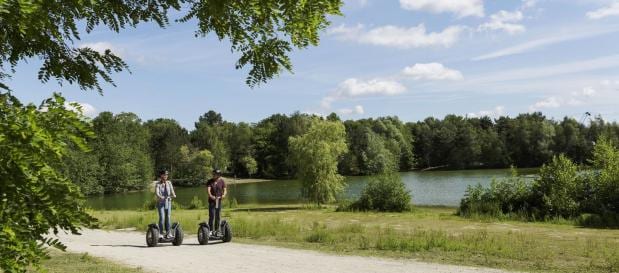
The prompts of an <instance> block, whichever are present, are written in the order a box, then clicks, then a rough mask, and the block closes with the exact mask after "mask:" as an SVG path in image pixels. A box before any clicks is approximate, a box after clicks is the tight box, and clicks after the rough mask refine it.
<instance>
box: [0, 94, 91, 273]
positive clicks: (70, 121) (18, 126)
mask: <svg viewBox="0 0 619 273" xmlns="http://www.w3.org/2000/svg"><path fill="white" fill-rule="evenodd" d="M91 137H93V133H92V130H91V128H90V125H89V124H88V123H87V122H85V121H84V120H83V119H82V117H81V115H80V114H79V113H76V112H74V111H71V110H68V109H67V108H66V107H65V100H64V99H63V98H62V97H60V96H59V95H57V94H54V97H53V98H51V99H48V100H46V101H45V102H44V103H43V104H42V105H41V106H40V107H38V108H37V107H35V106H34V105H32V104H30V105H22V104H21V103H20V102H19V101H18V100H17V99H16V98H15V97H13V96H11V95H8V94H0V155H1V157H0V174H2V175H0V268H1V269H2V270H1V271H4V272H24V271H25V270H26V268H27V267H28V265H30V264H32V263H34V264H35V265H36V264H37V263H38V262H39V261H40V259H41V258H42V257H44V255H45V247H44V245H50V246H54V247H57V248H60V249H63V248H64V246H63V245H62V244H61V243H60V242H58V240H57V239H53V238H51V237H48V236H47V234H48V232H50V231H51V232H53V233H55V234H56V233H58V231H59V230H61V229H62V230H68V231H70V232H72V233H77V232H78V229H79V227H80V226H82V225H89V224H91V223H93V222H94V219H93V218H91V217H90V216H89V215H88V214H87V213H86V208H85V206H84V201H83V196H82V193H81V192H80V189H79V187H78V186H77V185H76V184H74V183H72V182H71V181H70V180H69V179H67V178H66V177H65V176H64V175H63V173H62V169H61V168H59V167H58V164H57V162H61V161H62V160H63V158H64V157H65V156H66V155H67V153H68V152H69V149H68V146H69V145H75V146H76V147H78V148H79V149H81V150H82V151H86V150H87V146H86V139H87V138H91Z"/></svg>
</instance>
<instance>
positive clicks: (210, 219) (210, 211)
mask: <svg viewBox="0 0 619 273" xmlns="http://www.w3.org/2000/svg"><path fill="white" fill-rule="evenodd" d="M214 218H215V204H213V203H211V202H209V203H208V227H209V229H210V230H211V231H213V230H214V228H213V227H214V226H213V219H214Z"/></svg>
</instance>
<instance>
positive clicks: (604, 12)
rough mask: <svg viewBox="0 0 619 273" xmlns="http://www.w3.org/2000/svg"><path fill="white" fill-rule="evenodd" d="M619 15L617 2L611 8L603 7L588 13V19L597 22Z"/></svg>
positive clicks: (618, 3)
mask: <svg viewBox="0 0 619 273" xmlns="http://www.w3.org/2000/svg"><path fill="white" fill-rule="evenodd" d="M618 15H619V1H615V2H614V3H612V4H610V6H607V7H603V8H600V9H597V10H594V11H590V12H587V18H589V19H593V20H597V19H602V18H604V17H608V16H618Z"/></svg>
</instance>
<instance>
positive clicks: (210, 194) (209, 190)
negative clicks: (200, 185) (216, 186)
mask: <svg viewBox="0 0 619 273" xmlns="http://www.w3.org/2000/svg"><path fill="white" fill-rule="evenodd" d="M206 192H207V193H208V198H210V199H213V200H215V196H213V194H212V193H211V186H208V187H206Z"/></svg>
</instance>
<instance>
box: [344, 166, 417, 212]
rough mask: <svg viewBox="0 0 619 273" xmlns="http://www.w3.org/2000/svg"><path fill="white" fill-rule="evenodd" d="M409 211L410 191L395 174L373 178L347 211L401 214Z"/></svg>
mask: <svg viewBox="0 0 619 273" xmlns="http://www.w3.org/2000/svg"><path fill="white" fill-rule="evenodd" d="M410 209H411V196H410V191H409V190H407V189H406V186H405V185H404V183H403V182H402V179H401V177H400V174H399V173H397V172H389V173H384V174H381V175H378V176H374V177H372V178H371V179H370V182H369V183H368V184H367V185H366V186H365V188H364V189H363V192H362V193H361V197H360V198H359V200H357V201H355V202H354V203H352V204H351V205H350V206H349V210H361V211H368V210H376V211H392V212H402V211H405V210H410Z"/></svg>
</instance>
